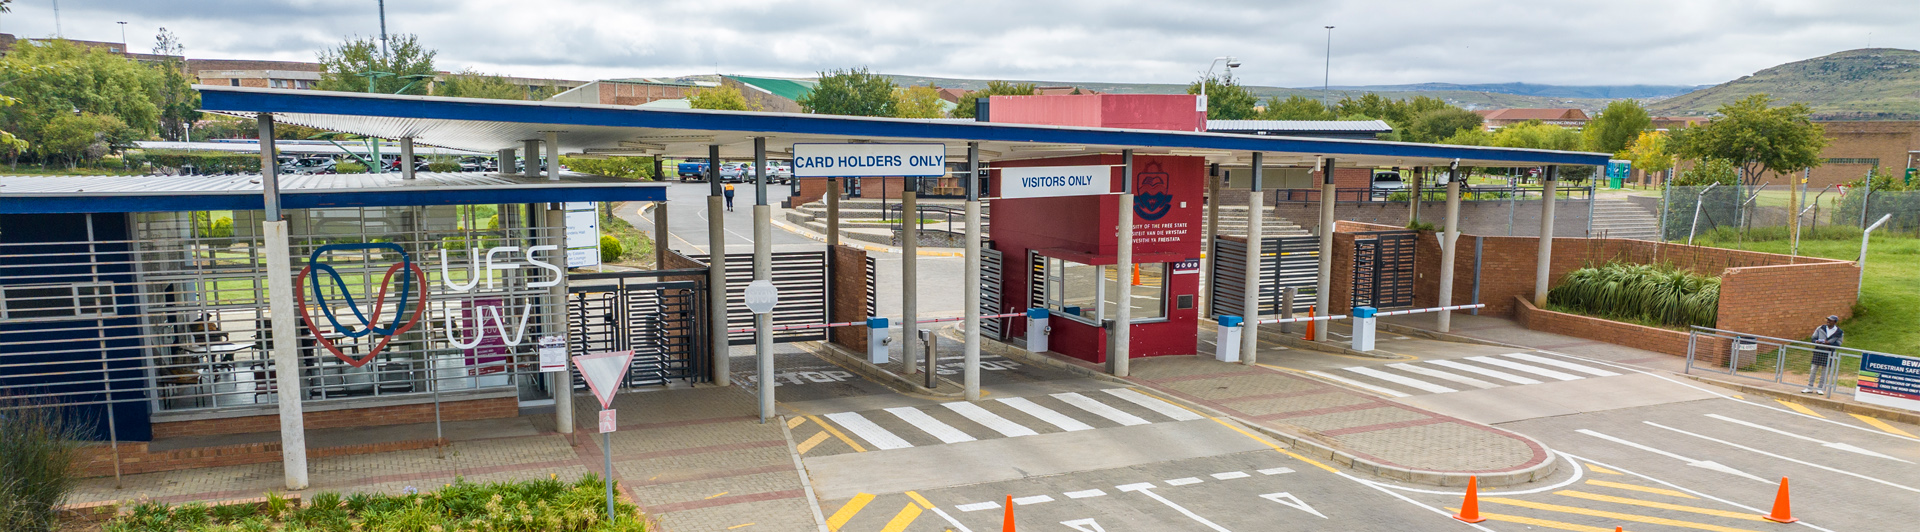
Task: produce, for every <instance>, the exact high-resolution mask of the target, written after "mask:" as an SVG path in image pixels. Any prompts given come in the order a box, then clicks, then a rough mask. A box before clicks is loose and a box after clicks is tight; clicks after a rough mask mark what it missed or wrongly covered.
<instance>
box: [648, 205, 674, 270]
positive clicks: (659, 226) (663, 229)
mask: <svg viewBox="0 0 1920 532" xmlns="http://www.w3.org/2000/svg"><path fill="white" fill-rule="evenodd" d="M667 205H668V204H667V202H664V201H659V202H654V204H653V269H656V270H664V269H667V241H668V239H670V238H673V233H672V232H669V231H667Z"/></svg>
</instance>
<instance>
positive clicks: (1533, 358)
mask: <svg viewBox="0 0 1920 532" xmlns="http://www.w3.org/2000/svg"><path fill="white" fill-rule="evenodd" d="M1500 356H1503V357H1507V358H1518V359H1520V360H1525V361H1528V362H1537V363H1541V364H1546V365H1549V366H1559V367H1563V368H1567V369H1570V370H1574V371H1578V372H1581V373H1585V374H1588V375H1593V376H1595V377H1618V376H1620V374H1619V373H1614V372H1611V371H1607V370H1604V369H1599V368H1590V367H1586V366H1582V365H1579V364H1575V363H1572V362H1567V361H1565V360H1557V359H1552V358H1547V357H1543V356H1539V355H1534V354H1530V353H1507V354H1504V355H1500Z"/></svg>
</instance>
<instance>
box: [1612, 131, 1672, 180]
mask: <svg viewBox="0 0 1920 532" xmlns="http://www.w3.org/2000/svg"><path fill="white" fill-rule="evenodd" d="M1669 147H1670V146H1669V144H1668V142H1667V134H1666V133H1661V132H1659V131H1642V132H1640V136H1639V137H1638V138H1635V139H1634V140H1633V144H1631V145H1629V146H1627V149H1626V150H1623V151H1622V152H1621V158H1622V159H1626V160H1629V161H1633V167H1634V168H1637V169H1640V170H1642V171H1645V172H1647V173H1654V172H1665V171H1667V170H1668V169H1670V168H1673V152H1672V151H1671V150H1669V149H1668V148H1669Z"/></svg>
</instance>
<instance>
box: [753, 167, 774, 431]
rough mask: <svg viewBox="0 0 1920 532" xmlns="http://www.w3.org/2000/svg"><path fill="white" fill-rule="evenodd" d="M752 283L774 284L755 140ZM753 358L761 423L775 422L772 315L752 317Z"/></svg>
mask: <svg viewBox="0 0 1920 532" xmlns="http://www.w3.org/2000/svg"><path fill="white" fill-rule="evenodd" d="M753 280H755V281H772V280H773V207H771V206H768V205H767V138H766V137H754V138H753ZM753 328H754V333H753V355H754V360H755V361H756V362H758V363H759V369H760V371H759V375H760V379H759V382H760V385H759V386H757V388H758V390H757V391H758V392H759V396H760V422H761V423H766V422H767V420H768V419H771V418H773V416H774V410H773V389H774V377H773V314H756V315H754V316H753Z"/></svg>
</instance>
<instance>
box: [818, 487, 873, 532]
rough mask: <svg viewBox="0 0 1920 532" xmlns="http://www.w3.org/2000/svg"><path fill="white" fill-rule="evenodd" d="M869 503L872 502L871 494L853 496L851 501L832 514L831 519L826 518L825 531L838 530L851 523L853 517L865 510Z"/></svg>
mask: <svg viewBox="0 0 1920 532" xmlns="http://www.w3.org/2000/svg"><path fill="white" fill-rule="evenodd" d="M870 502H873V494H871V493H862V494H859V495H854V496H853V500H850V501H847V505H846V506H841V507H840V509H839V510H838V511H835V512H833V517H829V518H827V529H829V530H839V529H840V527H843V526H847V521H852V520H853V516H855V515H859V514H860V510H861V509H864V508H866V507H867V503H870Z"/></svg>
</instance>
